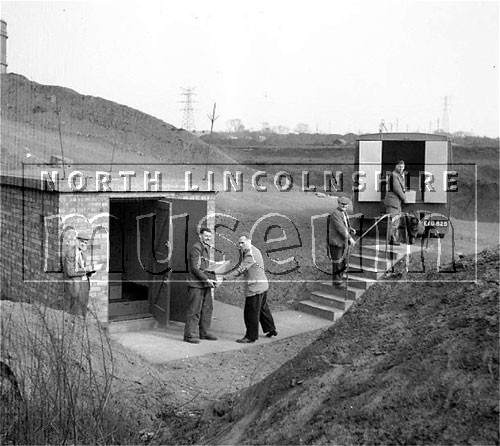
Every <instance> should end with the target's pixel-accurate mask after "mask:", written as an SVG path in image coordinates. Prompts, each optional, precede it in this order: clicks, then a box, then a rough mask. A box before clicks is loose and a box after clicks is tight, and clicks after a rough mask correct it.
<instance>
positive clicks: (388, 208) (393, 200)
mask: <svg viewBox="0 0 500 446" xmlns="http://www.w3.org/2000/svg"><path fill="white" fill-rule="evenodd" d="M404 170H405V162H404V161H402V160H400V161H398V162H397V163H396V166H395V167H394V170H393V171H392V172H391V175H390V176H389V178H388V180H387V192H386V194H385V198H384V205H385V213H386V214H390V215H391V229H390V230H391V238H390V241H389V243H390V244H391V245H396V246H398V245H399V223H400V219H401V208H402V205H403V204H404V203H406V194H405V192H406V187H405V178H404ZM388 229H389V228H388Z"/></svg>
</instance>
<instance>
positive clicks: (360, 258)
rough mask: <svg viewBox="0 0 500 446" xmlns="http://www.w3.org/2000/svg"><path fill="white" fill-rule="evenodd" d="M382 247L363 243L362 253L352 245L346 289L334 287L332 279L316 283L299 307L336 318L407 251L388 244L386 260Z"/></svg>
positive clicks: (304, 310) (332, 319)
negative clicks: (314, 288)
mask: <svg viewBox="0 0 500 446" xmlns="http://www.w3.org/2000/svg"><path fill="white" fill-rule="evenodd" d="M385 248H386V247H385V244H384V245H363V247H362V253H360V252H359V250H357V249H356V248H355V249H354V252H352V253H351V255H350V257H349V280H348V286H347V288H345V289H340V288H336V287H334V286H332V284H331V281H328V282H326V281H325V282H322V283H318V284H317V286H316V290H314V291H312V292H311V295H310V297H309V299H308V300H304V301H302V302H299V310H300V311H302V312H304V313H308V314H313V315H315V316H319V317H322V318H325V319H329V320H331V321H336V320H337V319H339V318H340V317H341V316H342V315H343V314H344V312H345V311H347V310H348V309H349V307H350V306H351V305H352V304H353V302H354V301H355V300H357V299H359V298H360V297H361V295H362V294H363V293H364V292H365V291H366V290H367V289H368V288H369V287H370V286H372V285H373V284H374V283H376V282H377V280H378V279H380V278H381V277H382V276H383V275H384V274H385V273H386V272H387V271H389V270H390V269H391V268H392V267H394V266H395V265H396V264H397V263H399V262H400V261H401V260H403V259H404V257H405V255H406V253H407V251H406V249H407V246H406V245H404V244H403V245H401V246H388V247H387V249H388V251H387V259H386V256H385Z"/></svg>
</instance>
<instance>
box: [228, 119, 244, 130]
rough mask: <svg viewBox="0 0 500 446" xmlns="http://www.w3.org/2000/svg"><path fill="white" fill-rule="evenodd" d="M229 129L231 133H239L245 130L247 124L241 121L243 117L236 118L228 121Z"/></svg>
mask: <svg viewBox="0 0 500 446" xmlns="http://www.w3.org/2000/svg"><path fill="white" fill-rule="evenodd" d="M226 127H227V131H228V132H230V133H239V132H243V131H244V130H245V126H244V125H243V123H242V122H241V119H238V118H234V119H230V120H229V121H227V122H226Z"/></svg>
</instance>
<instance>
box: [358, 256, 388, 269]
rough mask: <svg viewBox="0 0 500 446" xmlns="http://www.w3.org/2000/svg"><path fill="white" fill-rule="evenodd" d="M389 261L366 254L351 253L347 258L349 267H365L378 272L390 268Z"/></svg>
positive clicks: (382, 257)
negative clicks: (375, 269)
mask: <svg viewBox="0 0 500 446" xmlns="http://www.w3.org/2000/svg"><path fill="white" fill-rule="evenodd" d="M391 264H392V262H391V259H386V258H385V256H384V255H383V254H382V255H376V256H371V255H367V254H363V255H361V254H359V253H352V254H351V255H350V256H349V266H350V267H352V268H364V267H365V266H369V267H373V268H377V269H379V270H380V271H387V269H389V267H390V266H391Z"/></svg>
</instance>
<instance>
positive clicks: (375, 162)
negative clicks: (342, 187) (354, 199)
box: [358, 141, 382, 201]
mask: <svg viewBox="0 0 500 446" xmlns="http://www.w3.org/2000/svg"><path fill="white" fill-rule="evenodd" d="M381 169H382V141H359V170H360V171H362V172H364V173H365V174H366V176H365V177H364V181H365V184H366V186H365V188H364V190H363V191H359V195H358V201H380V200H381V197H382V192H381V190H380V187H378V176H379V175H380V171H381Z"/></svg>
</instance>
